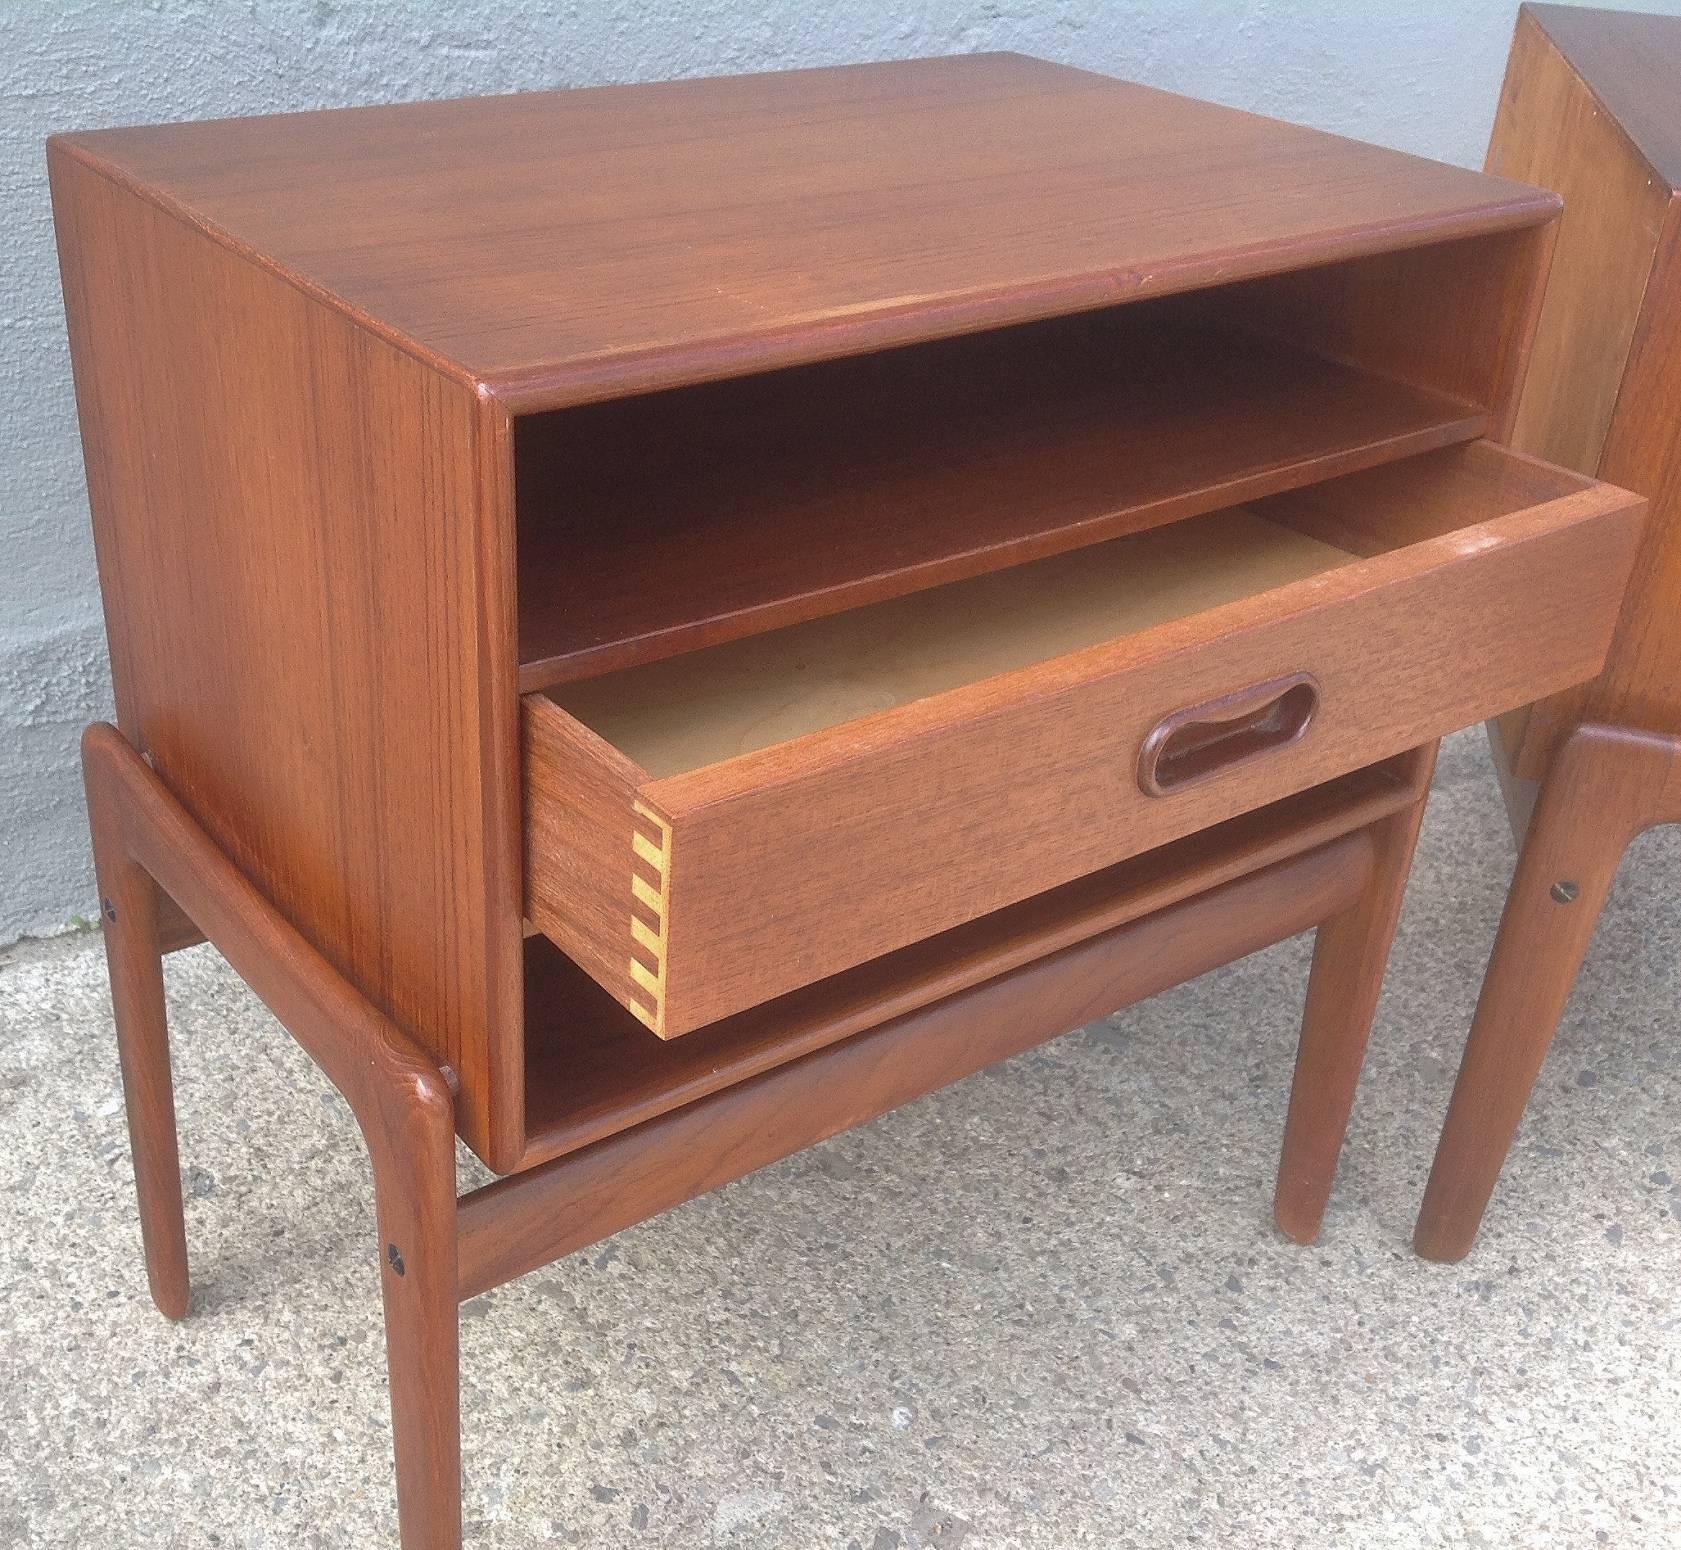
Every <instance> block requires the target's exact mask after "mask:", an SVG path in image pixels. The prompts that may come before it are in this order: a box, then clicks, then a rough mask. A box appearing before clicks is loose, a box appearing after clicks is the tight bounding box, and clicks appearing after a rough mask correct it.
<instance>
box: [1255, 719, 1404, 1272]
mask: <svg viewBox="0 0 1681 1550" xmlns="http://www.w3.org/2000/svg"><path fill="white" fill-rule="evenodd" d="M1412 757H1413V759H1414V761H1415V765H1414V770H1415V773H1416V778H1417V781H1418V787H1419V790H1420V792H1421V793H1422V792H1424V791H1426V790H1427V788H1428V786H1429V782H1430V772H1431V770H1432V768H1433V767H1434V765H1435V759H1436V748H1435V745H1434V744H1432V745H1431V746H1430V747H1428V748H1425V749H1420V750H1418V751H1417V752H1416V753H1414V754H1413V755H1412ZM1424 802H1425V798H1424V796H1423V795H1420V797H1419V800H1418V801H1417V802H1416V803H1414V804H1413V805H1412V806H1411V807H1409V808H1405V809H1403V810H1402V811H1401V812H1398V813H1396V814H1394V815H1393V816H1392V817H1389V818H1386V819H1384V820H1383V821H1382V822H1381V823H1380V824H1377V825H1375V826H1374V829H1373V832H1372V837H1373V841H1374V843H1375V845H1376V851H1377V854H1376V857H1375V860H1374V865H1373V868H1372V876H1371V880H1370V882H1368V883H1367V885H1366V888H1365V890H1364V892H1363V893H1362V894H1361V896H1360V897H1359V899H1358V900H1356V901H1355V903H1354V904H1353V905H1351V906H1350V907H1349V908H1348V909H1346V910H1343V911H1342V912H1341V913H1340V914H1337V915H1333V916H1332V917H1331V918H1330V919H1329V920H1327V921H1325V922H1324V923H1323V924H1322V925H1321V926H1320V927H1319V930H1318V931H1317V932H1316V933H1315V936H1314V943H1313V967H1312V970H1311V972H1310V974H1309V977H1308V985H1307V1004H1306V1006H1305V1008H1304V1009H1303V1013H1302V1034H1301V1040H1300V1043H1299V1044H1298V1045H1297V1050H1296V1074H1295V1078H1294V1080H1293V1081H1292V1083H1291V1087H1290V1110H1289V1113H1288V1115H1287V1116H1286V1118H1285V1122H1284V1147H1283V1152H1282V1155H1281V1157H1280V1159H1279V1164H1278V1183H1277V1185H1276V1187H1275V1190H1274V1193H1273V1218H1274V1220H1275V1221H1276V1222H1277V1223H1278V1225H1279V1228H1280V1229H1281V1230H1282V1231H1283V1232H1284V1233H1285V1234H1286V1235H1287V1236H1289V1237H1291V1238H1294V1239H1295V1240H1296V1242H1298V1243H1312V1242H1313V1240H1314V1239H1315V1238H1317V1237H1318V1236H1319V1223H1320V1221H1321V1219H1322V1218H1323V1217H1324V1215H1325V1205H1326V1202H1327V1201H1329V1199H1330V1198H1331V1181H1332V1179H1333V1178H1334V1177H1335V1176H1336V1171H1337V1159H1338V1157H1339V1156H1340V1155H1341V1154H1342V1143H1343V1136H1344V1135H1345V1134H1346V1132H1347V1130H1348V1116H1349V1111H1350V1110H1351V1109H1352V1108H1353V1107H1354V1091H1355V1088H1356V1087H1357V1086H1358V1085H1359V1081H1360V1068H1361V1066H1362V1065H1363V1064H1364V1062H1365V1058H1366V1043H1367V1040H1368V1039H1369V1038H1370V1036H1371V1030H1372V1018H1373V1017H1374V1016H1375V1015H1376V1012H1377V1002H1378V992H1379V991H1380V990H1381V989H1382V988H1383V971H1384V969H1385V967H1386V966H1387V965H1388V962H1389V944H1390V942H1391V941H1392V940H1393V939H1394V936H1395V923H1396V921H1397V920H1399V918H1400V914H1401V898H1402V895H1403V894H1404V893H1405V891H1406V886H1407V876H1408V874H1409V872H1410V871H1411V868H1412V857H1413V847H1414V845H1415V844H1416V843H1417V841H1418V828H1419V824H1420V823H1421V822H1422V821H1423V818H1424Z"/></svg>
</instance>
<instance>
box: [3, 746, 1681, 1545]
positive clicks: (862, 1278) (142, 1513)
mask: <svg viewBox="0 0 1681 1550" xmlns="http://www.w3.org/2000/svg"><path fill="white" fill-rule="evenodd" d="M1678 861H1681V835H1677V834H1676V833H1675V832H1673V831H1671V832H1667V833H1662V834H1657V835H1652V836H1648V837H1647V838H1645V839H1643V840H1642V841H1641V842H1640V843H1639V844H1638V845H1637V847H1636V849H1635V850H1634V851H1633V852H1632V853H1631V856H1630V860H1629V862H1628V864H1627V866H1626V867H1625V869H1624V874H1623V877H1622V879H1621V881H1620V883H1619V885H1618V890H1617V893H1616V895H1615V897H1614V899H1613V902H1612V906H1611V909H1610V910H1609V912H1608V914H1607V916H1606V919H1605V922H1604V926H1603V928H1602V930H1601V933H1600V937H1599V940H1598V942H1597V943H1596V946H1595V950H1594V954H1593V957H1592V960H1591V963H1590V965H1589V968H1588V970H1587V972H1586V973H1585V975H1584V978H1583V981H1582V983H1581V987H1580V990H1579V993H1578V996H1577V999H1576V1001H1575V1003H1574V1005H1573V1009H1572V1012H1571V1014H1570V1016H1569V1018H1568V1020H1567V1022H1566V1025H1565V1027H1564V1030H1563V1032H1562V1034H1561V1036H1560V1039H1559V1042H1558V1044H1557V1046H1556V1047H1555V1050H1554V1054H1553V1057H1552V1059H1551V1060H1550V1062H1549V1063H1548V1066H1547V1069H1546V1071H1545V1073H1544V1074H1543V1077H1542V1080H1541V1084H1540V1088H1539V1091H1538V1093H1537V1097H1536V1101H1535V1104H1534V1107H1533V1108H1532V1110H1531V1113H1530V1117H1529V1119H1528V1121H1527V1122H1526V1124H1525V1127H1524V1129H1523V1132H1522V1134H1521V1136H1520V1139H1519V1142H1518V1145H1517V1147H1516V1149H1515V1150H1514V1153H1513V1157H1512V1161H1511V1164H1510V1166H1509V1169H1508V1174H1507V1177H1506V1179H1505V1181H1504V1183H1503V1184H1502V1186H1501V1189H1500V1192H1499V1194H1498V1195H1497V1197H1496V1201H1495V1206H1494V1209H1493V1210H1492V1212H1491V1214H1490V1218H1489V1221H1488V1225H1487V1227H1486V1229H1485V1231H1484V1235H1483V1238H1482V1240H1481V1243H1480V1245H1479V1247H1478V1248H1477V1250H1476V1252H1475V1253H1474V1254H1473V1255H1472V1257H1471V1258H1470V1259H1469V1260H1467V1261H1466V1262H1465V1263H1464V1264H1462V1265H1459V1266H1453V1267H1440V1266H1433V1265H1428V1264H1425V1263H1423V1262H1421V1261H1419V1260H1417V1259H1415V1258H1414V1257H1413V1256H1412V1254H1411V1253H1410V1251H1409V1250H1408V1247H1407V1238H1408V1232H1409V1229H1410V1226H1411V1221H1412V1215H1413V1212H1414V1210H1415V1208H1416V1206H1417V1202H1418V1198H1419V1191H1420V1189H1421V1187H1422V1184H1423V1179H1424V1174H1425V1171H1426V1169H1427V1167H1428V1163H1429V1158H1430V1151H1431V1147H1432V1145H1433V1144H1434V1139H1435V1133H1436V1129H1437V1127H1438V1125H1439V1123H1440V1120H1441V1116H1442V1111H1443V1107H1444V1105H1445V1103H1446V1099H1447V1093H1448V1088H1449V1085H1450V1083H1451V1079H1452V1073H1453V1067H1454V1064H1455V1062H1456V1059H1457V1047H1458V1044H1459V1041H1460V1040H1461V1039H1462V1038H1463V1035H1464V1030H1465V1027H1466V1024H1467V1020H1468V1017H1469V1014H1470V1009H1471V1003H1472V1001H1473V999H1474V996H1475V992H1476V987H1477V982H1478V978H1479V975H1480V973H1481V966H1482V961H1483V958H1484V955H1485V953H1486V951H1487V947H1488V942H1489V938H1490V935H1491V933H1492V931H1493V927H1494V922H1495V918H1496V915H1497V913H1498V909H1499V904H1500V898H1501V893H1502V890H1503V888H1504V886H1505V883H1506V879H1507V877H1508V874H1509V870H1510V865H1511V855H1510V842H1509V840H1508V838H1507V835H1506V833H1505V829H1504V821H1503V815H1502V813H1501V811H1500V808H1499V804H1498V800H1497V798H1496V795H1495V792H1494V786H1493V781H1492V778H1491V776H1490V774H1489V772H1488V768H1487V765H1486V762H1485V760H1484V758H1483V755H1482V749H1481V745H1480V740H1479V739H1478V738H1477V737H1475V736H1472V735H1467V736H1462V737H1460V738H1457V739H1455V740H1454V741H1453V742H1452V743H1451V744H1450V745H1449V747H1448V749H1447V751H1446V753H1445V757H1444V763H1443V767H1442V770H1441V772H1440V775H1439V776H1438V785H1437V792H1436V796H1435V798H1434V800H1433V803H1432V809H1431V816H1430V819H1429V822H1428V824H1427V827H1426V830H1425V837H1424V841H1423V847H1422V853H1421V856H1420V861H1419V865H1418V868H1417V871H1416V873H1415V877H1414V882H1413V885H1412V889H1411V892H1410V894H1409V902H1408V907H1407V913H1406V918H1405V922H1404V924H1403V928H1402V935H1401V939H1400V941H1399V942H1398V943H1397V946H1396V951H1395V957H1394V961H1393V967H1392V970H1391V973H1390V977H1389V983H1388V989H1387V993H1386V996H1385V1000H1384V1005H1383V1009H1382V1013H1381V1016H1380V1021H1379V1027H1378V1030H1377V1033H1376V1036H1375V1039H1374V1042H1373V1049H1372V1055H1371V1059H1370V1062H1369V1064H1368V1067H1367V1074H1366V1080H1365V1084H1364V1086H1363V1088H1362V1092H1361V1098H1360V1103H1359V1106H1358V1108H1357V1110H1356V1113H1355V1119H1354V1125H1353V1130H1352V1134H1351V1138H1350V1144H1349V1149H1348V1152H1347V1155H1346V1157H1345V1159H1344V1163H1343V1170H1342V1174H1341V1177H1340V1180H1339V1183H1338V1188H1337V1192H1336V1196H1335V1199H1334V1201H1333V1204H1332V1207H1331V1212H1330V1215H1329V1218H1328V1220H1327V1224H1326V1230H1325V1234H1324V1237H1323V1240H1322V1243H1321V1244H1320V1246H1319V1247H1317V1248H1315V1249H1306V1250H1304V1249H1300V1248H1296V1247H1293V1246H1292V1245H1290V1244H1288V1243H1286V1242H1284V1241H1282V1240H1281V1239H1280V1238H1279V1237H1278V1236H1277V1235H1276V1234H1275V1233H1274V1232H1273V1230H1272V1228H1271V1226H1270V1222H1269V1219H1268V1198H1269V1189H1270V1184H1271V1172H1272V1167H1273V1162H1274V1154H1275V1150H1276V1147H1277V1142H1278V1136H1279V1130H1280V1124H1281V1120H1282V1111H1283V1101H1284V1094H1285V1089H1286V1085H1287V1082H1288V1077H1289V1070H1290V1061H1291V1055H1292V1042H1293V1038H1294V1032H1295V1027H1294V1024H1295V1018H1296V1015H1297V1011H1298V1008H1299V1005H1300V996H1301V986H1302V980H1303V972H1304V968H1305V962H1306V943H1305V941H1296V942H1291V943H1287V944H1285V945H1284V946H1282V947H1280V948H1277V949H1274V950H1272V951H1271V952H1268V953H1264V954H1261V955H1259V956H1257V957H1255V958H1252V959H1250V960H1248V961H1246V962H1244V963H1241V964H1238V965H1235V966H1233V967H1231V968H1229V969H1226V970H1224V971H1223V972H1220V973H1217V974H1212V975H1209V976H1207V977H1206V978H1204V979H1202V980H1200V981H1197V982H1195V983H1194V984H1191V985H1188V986H1185V987H1183V988H1182V989H1180V990H1178V991H1176V992H1173V993H1172V994H1169V995H1166V996H1162V997H1160V998H1158V999H1157V1000H1155V1001H1153V1002H1150V1003H1148V1004H1146V1005H1144V1006H1141V1007H1139V1008H1136V1009H1135V1010H1132V1011H1130V1012H1127V1013H1124V1014H1122V1015H1120V1016H1118V1017H1116V1018H1114V1019H1112V1020H1110V1021H1109V1022H1108V1023H1105V1024H1101V1025H1098V1026H1096V1027H1093V1028H1090V1029H1088V1030H1086V1031H1085V1032H1083V1033H1080V1034H1075V1035H1072V1036H1070V1037H1069V1038H1067V1039H1065V1040H1062V1041H1061V1042H1059V1043H1057V1044H1055V1045H1052V1046H1050V1047H1048V1048H1046V1049H1044V1050H1042V1051H1040V1052H1038V1053H1035V1054H1032V1055H1028V1056H1025V1057H1023V1058H1021V1059H1019V1060H1015V1061H1012V1062H1010V1063H1009V1064H1007V1065H1005V1066H1002V1067H1000V1068H998V1069H996V1070H994V1071H991V1072H988V1073H986V1074H983V1075H981V1076H978V1077H976V1078H974V1079H973V1080H971V1081H968V1082H966V1083H963V1084H962V1085H960V1086H958V1087H956V1088H953V1089H951V1090H949V1091H947V1092H945V1093H943V1094H940V1095H939V1096H937V1097H934V1098H932V1099H929V1100H927V1101H924V1102H922V1103H919V1104H915V1105H912V1106H911V1107H910V1108H908V1109H905V1110H902V1111H900V1112H899V1113H897V1114H894V1115H891V1116H889V1117H888V1118H887V1119H885V1120H883V1121H881V1122H879V1123H877V1124H875V1125H873V1126H870V1127H869V1128H868V1129H866V1130H863V1131H860V1132H856V1133H854V1134H851V1135H848V1136H844V1137H842V1138H840V1139H838V1140H836V1141H834V1142H831V1143H830V1144H828V1145H826V1146H824V1147H821V1148H819V1149H817V1150H816V1151H813V1152H810V1153H807V1154H805V1155H804V1156H801V1157H797V1158H795V1159H792V1160H791V1161H789V1162H786V1163H783V1164H781V1165H780V1166H777V1167H774V1168H771V1169H768V1170H766V1171H765V1172H763V1173H760V1174H758V1175H756V1176H754V1177H752V1178H750V1179H747V1180H745V1181H743V1182H741V1183H738V1184H736V1185H733V1186H731V1187H730V1188H728V1189H725V1190H723V1191H721V1192H719V1193H718V1194H716V1195H713V1196H710V1197H708V1198H705V1199H703V1200H699V1201H696V1202H694V1203H693V1204H691V1205H689V1206H686V1207H684V1208H682V1209H681V1210H678V1211H675V1212H672V1213H670V1214H669V1215H667V1216H665V1217H663V1218H660V1219H658V1220H656V1221H653V1222H649V1223H646V1224H644V1225H643V1226H641V1227H638V1228H636V1229H634V1230H632V1231H629V1232H625V1233H622V1234H620V1235H619V1237H617V1238H615V1239H613V1240H612V1241H611V1242H609V1243H608V1244H606V1245H604V1246H602V1247H600V1248H597V1249H595V1250H592V1251H589V1252H586V1253H584V1254H580V1255H577V1256H575V1257H573V1258H572V1259H570V1260H568V1261H565V1262H563V1263H561V1264H559V1265H556V1266H553V1267H551V1268H550V1269H548V1270H544V1271H541V1272H538V1273H537V1274H535V1275H532V1276H530V1277H529V1278H527V1279H526V1280H525V1281H523V1282H520V1283H517V1284H515V1285H513V1286H511V1287H507V1288H504V1289H503V1290H501V1291H499V1292H496V1293H493V1294H492V1295H490V1296H488V1297H485V1298H482V1299H480V1300H479V1301H477V1302H474V1303H472V1304H469V1305H468V1306H467V1308H466V1309H465V1310H464V1319H465V1322H464V1325H463V1343H464V1348H463V1353H462V1355H463V1380H464V1410H465V1417H466V1427H467V1445H466V1453H467V1471H468V1487H467V1514H468V1520H469V1525H470V1529H469V1543H470V1544H472V1545H474V1546H497V1547H502V1546H526V1545H589V1546H592V1547H612V1546H637V1547H641V1546H648V1547H656V1546H658V1547H664V1546H673V1547H685V1550H687V1547H699V1546H708V1545H726V1546H743V1547H789V1550H796V1547H797V1550H810V1547H819V1546H823V1547H828V1546H833V1547H835V1550H956V1547H958V1546H962V1547H963V1550H1073V1547H1084V1546H1115V1547H1120V1546H1150V1547H1160V1546H1178V1545H1223V1546H1225V1545H1230V1546H1249V1545H1269V1546H1280V1547H1282V1546H1304V1547H1307V1546H1311V1547H1313V1550H1331V1547H1339V1546H1361V1547H1364V1546H1389V1545H1395V1546H1414V1545H1416V1546H1441V1545H1488V1546H1500V1547H1505V1546H1511V1545H1520V1544H1521V1545H1523V1546H1526V1547H1543V1546H1571V1547H1575V1546H1582V1545H1594V1544H1607V1545H1614V1546H1659V1545H1672V1544H1681V1482H1678V1480H1677V1471H1676V1464H1675V1460H1676V1458H1677V1456H1678V1444H1681V1332H1678V1328H1677V1326H1678V1322H1681V1303H1678V1300H1677V1288H1678V1287H1681V1182H1678V1180H1681V1039H1678V1038H1677V1037H1676V1034H1677V1031H1678V1024H1681V1012H1678V995H1677V991H1678V985H1677V979H1678V976H1681V963H1678V954H1677V951H1676V948H1677V944H1678V943H1681V918H1678V911H1681V889H1678V888H1677V887H1676V886H1675V884H1674V879H1675V878H1676V876H1677V871H1678V868H1677V863H1678ZM171 997H172V1007H173V1013H174V1017H175V1020H176V1027H177V1045H176V1049H177V1062H178V1064H177V1069H178V1082H179V1101H180V1108H181V1120H182V1127H183V1135H184V1161H185V1164H186V1166H187V1169H188V1172H187V1183H188V1189H189V1191H190V1195H191V1200H190V1204H189V1207H188V1213H189V1229H190V1234H191V1239H192V1246H193V1251H194V1254H195V1261H194V1263H195V1270H196V1274H197V1297H196V1302H195V1307H194V1314H193V1317H192V1318H191V1319H189V1320H188V1321H187V1322H186V1323H185V1324H183V1325H180V1326H174V1325H170V1324H168V1323H166V1322H165V1321H164V1320H163V1319H162V1318H161V1317H159V1316H158V1315H156V1314H155V1313H154V1312H153V1311H152V1308H151V1306H150V1304H149V1303H148V1301H147V1298H146V1294H145V1289H144V1279H143V1276H142V1273H141V1267H140V1257H139V1245H138V1236H137V1232H136V1228H135V1222H134V1213H133V1209H132V1204H131V1200H130V1181H129V1165H128V1157H127V1146H126V1140H125V1137H124V1133H123V1121H122V1112H121V1105H120V1099H119V1095H118V1082H117V1068H116V1060H115V1058H114V1054H113V1050H112V1044H111V1038H110V1031H109V1014H108V1009H107V1004H106V992H105V985H104V967H103V962H102V959H101V956H100V951H99V947H98V943H97V942H96V941H95V940H94V939H92V938H88V937H78V938H71V939H66V940H61V941H58V942H55V943H50V944H36V945H26V946H23V947H19V948H16V949H12V950H10V951H9V952H8V953H6V954H0V1030H3V1032H0V1133H3V1145H0V1200H4V1201H5V1202H6V1212H7V1214H6V1217H5V1220H4V1226H3V1228H0V1436H3V1438H4V1441H3V1443H0V1544H4V1545H7V1546H10V1545H19V1546H22V1545H28V1546H31V1547H36V1550H48V1547H75V1550H107V1547H130V1546H136V1547H138V1546H159V1545H167V1546H175V1545H180V1546H215V1545H223V1546H241V1547H246V1546H249V1547H270V1546H273V1547H279V1546H286V1547H295V1546H358V1547H372V1546H382V1545H392V1546H394V1545H395V1533H394V1527H393V1522H394V1520H393V1514H392V1502H391V1485H390V1480H391V1474H390V1462H389V1453H388V1441H389V1427H388V1421H387V1415H386V1405H385V1394H384V1389H383V1386H382V1351H381V1333H380V1322H379V1311H378V1292H377V1278H376V1275H375V1272H374V1268H373V1229H372V1215H371V1208H370V1205H369V1186H368V1177H367V1169H366V1165H365V1162H364V1159H363V1156H362V1153H361V1149H360V1146H359V1144H358V1141H357V1138H356V1133H355V1131H354V1129H353V1127H352V1124H351V1122H350V1120H349V1118H348V1115H347V1114H346V1112H345V1110H344V1108H343V1107H342V1105H341V1104H340V1103H339V1101H338V1100H337V1098H336V1097H335V1095H334V1094H333V1093H332V1092H331V1090H330V1089H329V1088H328V1087H327V1086H326V1084H325V1082H324V1081H323V1080H322V1079H321V1078H320V1077H319V1076H318V1075H317V1074H316V1073H315V1071H314V1070H313V1069H312V1068H311V1067H310V1066H309V1064H308V1063H307V1062H306V1061H305V1060H304V1058H303V1057H302V1056H301V1055H300V1054H299V1053H298V1051H297V1050H296V1049H295V1047H294V1046H292V1045H291V1043H290V1041H288V1040H287V1039H285V1038H284V1036H283V1035H281V1034H280V1032H279V1031H278V1030H277V1029H276V1028H275V1026H274V1025H273V1024H272V1022H271V1021H270V1020H269V1018H268V1017H267V1015H266V1014H265V1013H264V1012H263V1011H262V1009H261V1008H260V1007H259V1006H258V1005H257V1004H256V1003H255V1002H254V1001H253V1000H252V999H251V997H250V996H249V995H248V994H247V993H246V992H245V991H244V990H243V988H242V987H241V986H240V985H239V983H238V982H237V981H236V980H235V979H234V978H233V976H232V975H231V974H230V973H229V972H228V970H227V969H226V967H225V966H224V965H223V964H222V963H221V962H220V960H219V959H217V958H216V957H215V956H214V955H212V954H211V953H210V952H209V950H208V949H204V948H200V949H197V950H195V951H194V952H191V953H188V954H184V955H182V956H180V957H179V958H177V959H176V960H174V961H173V965H172V969H171Z"/></svg>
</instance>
